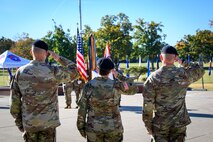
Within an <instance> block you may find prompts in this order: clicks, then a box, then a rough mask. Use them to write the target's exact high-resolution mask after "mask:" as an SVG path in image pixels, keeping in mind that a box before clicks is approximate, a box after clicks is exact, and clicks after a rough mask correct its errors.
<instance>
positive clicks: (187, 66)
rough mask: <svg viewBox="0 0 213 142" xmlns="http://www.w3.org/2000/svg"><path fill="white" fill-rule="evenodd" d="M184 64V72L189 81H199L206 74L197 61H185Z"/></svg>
mask: <svg viewBox="0 0 213 142" xmlns="http://www.w3.org/2000/svg"><path fill="white" fill-rule="evenodd" d="M182 66H183V67H184V74H185V76H186V78H187V79H188V81H189V83H193V82H196V81H198V80H199V79H200V78H201V77H202V76H203V75H204V74H205V70H204V69H203V67H200V66H199V65H198V64H197V63H188V62H187V61H184V62H183V64H182Z"/></svg>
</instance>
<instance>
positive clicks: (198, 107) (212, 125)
mask: <svg viewBox="0 0 213 142" xmlns="http://www.w3.org/2000/svg"><path fill="white" fill-rule="evenodd" d="M72 98H73V102H75V95H74V94H73V95H72ZM8 103H9V96H5V95H0V142H22V141H23V140H22V136H21V135H22V134H21V132H19V131H18V129H17V128H16V126H15V125H14V122H13V119H12V117H11V115H10V114H9V105H8ZM121 105H122V107H121V108H120V109H121V115H122V121H123V125H124V142H149V141H150V136H149V135H147V134H146V130H145V127H144V124H143V122H142V119H141V114H142V113H141V110H142V107H141V106H142V95H141V94H136V95H134V96H125V95H123V96H122V103H121ZM64 106H65V99H64V96H59V107H60V119H61V126H60V127H58V128H57V142H85V141H86V140H85V139H83V138H82V137H81V136H80V134H79V133H78V130H77V128H76V118H77V109H74V108H75V106H76V105H75V104H73V105H72V107H73V109H64ZM187 108H188V110H189V113H190V116H191V119H192V123H191V124H190V125H189V126H188V129H187V138H186V141H187V142H212V141H213V91H188V92H187Z"/></svg>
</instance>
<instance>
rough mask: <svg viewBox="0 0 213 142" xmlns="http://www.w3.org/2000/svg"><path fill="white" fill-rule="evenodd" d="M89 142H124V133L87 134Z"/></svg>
mask: <svg viewBox="0 0 213 142" xmlns="http://www.w3.org/2000/svg"><path fill="white" fill-rule="evenodd" d="M86 134H87V142H122V141H123V133H121V132H110V133H92V132H86Z"/></svg>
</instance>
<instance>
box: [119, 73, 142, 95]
mask: <svg viewBox="0 0 213 142" xmlns="http://www.w3.org/2000/svg"><path fill="white" fill-rule="evenodd" d="M115 88H117V89H118V90H119V91H120V93H122V94H124V95H134V94H136V93H137V92H138V87H137V86H136V84H135V83H134V80H133V79H131V78H128V77H125V76H123V75H122V74H118V77H117V78H116V83H115ZM126 88H128V89H126Z"/></svg>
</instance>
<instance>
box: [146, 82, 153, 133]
mask: <svg viewBox="0 0 213 142" xmlns="http://www.w3.org/2000/svg"><path fill="white" fill-rule="evenodd" d="M154 102H155V90H154V87H153V84H152V81H151V79H150V78H148V79H147V81H146V82H145V83H144V90H143V122H144V124H145V127H146V129H147V130H148V132H151V131H152V119H153V112H154V109H155V107H154V106H155V105H154Z"/></svg>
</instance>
